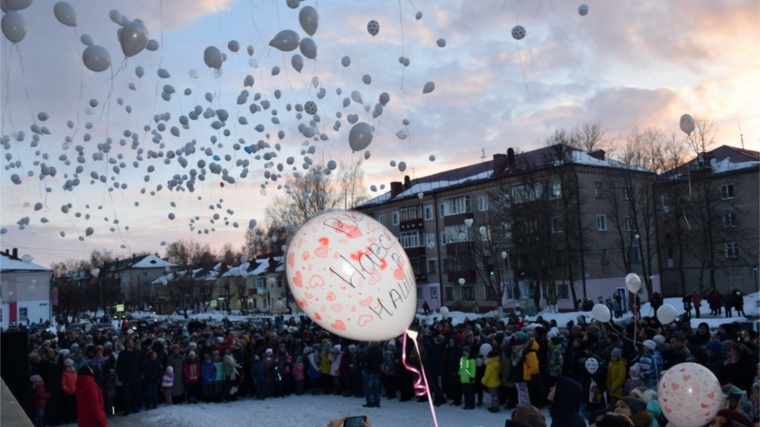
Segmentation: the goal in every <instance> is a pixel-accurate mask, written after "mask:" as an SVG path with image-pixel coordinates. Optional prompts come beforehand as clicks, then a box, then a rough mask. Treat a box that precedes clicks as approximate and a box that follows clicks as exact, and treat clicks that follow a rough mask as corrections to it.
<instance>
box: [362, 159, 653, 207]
mask: <svg viewBox="0 0 760 427" xmlns="http://www.w3.org/2000/svg"><path fill="white" fill-rule="evenodd" d="M499 159H500V160H499ZM567 164H577V165H586V166H594V167H602V168H617V169H628V170H631V169H633V170H637V171H640V172H652V171H650V170H648V169H644V168H640V167H635V166H631V165H626V164H624V163H621V162H618V161H615V160H612V159H609V158H606V157H605V156H604V152H603V151H597V152H594V153H587V152H585V151H583V150H581V149H578V148H575V147H571V146H569V145H566V144H555V145H552V146H548V147H541V148H539V149H536V150H532V151H527V152H524V153H514V161H513V162H510V161H509V154H508V155H506V156H505V155H504V154H496V155H494V158H493V159H492V160H488V161H484V162H481V163H477V164H473V165H467V166H462V167H459V168H455V169H449V170H447V171H443V172H438V173H436V174H433V175H429V176H426V177H421V178H416V179H413V180H410V181H409V182H408V185H407V184H405V185H404V186H403V191H401V192H399V193H398V194H396V195H395V196H394V195H393V188H392V187H393V184H391V190H390V191H388V192H386V193H383V194H381V195H379V196H377V197H375V198H372V199H370V200H369V201H367V202H365V203H364V204H362V205H360V206H358V208H362V207H369V206H373V205H378V204H382V203H387V202H389V201H393V200H402V199H406V198H408V197H412V196H417V195H418V194H420V193H423V194H430V193H436V192H438V191H445V190H450V189H453V188H456V187H459V186H462V185H472V184H474V183H478V182H486V181H489V180H496V179H501V178H505V177H508V176H517V175H520V174H524V173H529V172H535V171H538V170H542V169H549V168H553V167H558V166H562V165H567Z"/></svg>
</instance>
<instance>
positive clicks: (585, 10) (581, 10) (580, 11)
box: [578, 4, 588, 16]
mask: <svg viewBox="0 0 760 427" xmlns="http://www.w3.org/2000/svg"><path fill="white" fill-rule="evenodd" d="M586 14H588V5H585V4H582V5H580V6H578V15H580V16H586Z"/></svg>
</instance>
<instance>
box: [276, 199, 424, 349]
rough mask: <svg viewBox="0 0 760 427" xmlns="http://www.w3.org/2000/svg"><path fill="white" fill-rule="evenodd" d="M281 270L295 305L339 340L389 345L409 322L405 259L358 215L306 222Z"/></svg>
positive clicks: (334, 214) (413, 294)
mask: <svg viewBox="0 0 760 427" xmlns="http://www.w3.org/2000/svg"><path fill="white" fill-rule="evenodd" d="M285 271H286V276H287V278H288V284H289V286H290V290H291V293H292V294H293V298H294V299H295V301H296V303H297V304H298V306H299V307H301V309H302V310H303V311H304V313H306V314H307V315H308V316H309V317H310V318H311V319H312V320H313V321H314V322H315V323H317V324H318V325H319V326H321V327H322V328H324V329H327V330H328V331H330V332H332V333H334V334H336V335H339V336H341V337H344V338H349V339H355V340H361V341H382V340H388V339H391V338H395V337H397V336H399V335H401V334H402V333H403V332H404V331H405V330H406V329H407V328H408V327H409V325H410V324H411V323H412V320H413V319H414V315H415V312H416V309H417V288H416V283H415V279H414V270H412V266H411V263H410V262H409V258H408V257H407V255H406V252H405V251H404V249H403V248H402V247H401V244H400V243H399V242H398V240H397V239H396V237H395V236H394V235H393V233H391V232H390V231H388V229H386V228H385V227H384V226H383V225H382V224H380V223H379V222H377V221H375V220H374V219H372V218H370V217H369V216H367V215H364V214H362V213H359V212H353V211H327V212H323V213H321V214H319V215H316V216H314V217H312V218H311V219H309V221H307V222H306V223H305V224H304V225H303V226H302V227H301V228H300V229H299V230H298V231H297V232H296V233H295V235H294V236H293V239H292V240H291V242H290V245H289V246H288V252H287V257H286V270H285Z"/></svg>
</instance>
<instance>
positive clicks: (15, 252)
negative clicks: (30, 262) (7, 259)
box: [11, 248, 18, 259]
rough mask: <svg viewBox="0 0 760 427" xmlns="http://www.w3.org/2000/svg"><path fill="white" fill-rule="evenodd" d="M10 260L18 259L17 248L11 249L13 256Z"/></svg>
mask: <svg viewBox="0 0 760 427" xmlns="http://www.w3.org/2000/svg"><path fill="white" fill-rule="evenodd" d="M11 258H13V259H18V249H17V248H13V256H11Z"/></svg>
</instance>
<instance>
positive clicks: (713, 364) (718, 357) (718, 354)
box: [704, 340, 728, 378]
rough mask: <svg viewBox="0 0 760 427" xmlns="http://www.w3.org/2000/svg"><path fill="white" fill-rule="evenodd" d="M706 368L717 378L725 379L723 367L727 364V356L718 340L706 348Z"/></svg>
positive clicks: (709, 343)
mask: <svg viewBox="0 0 760 427" xmlns="http://www.w3.org/2000/svg"><path fill="white" fill-rule="evenodd" d="M705 354H706V355H707V359H706V360H705V363H704V365H705V367H706V368H707V369H709V370H710V372H712V373H713V375H715V378H723V365H724V364H725V363H726V359H727V357H728V356H727V355H726V354H725V352H724V351H723V344H722V343H721V342H720V341H718V340H712V341H710V342H708V343H707V345H706V346H705Z"/></svg>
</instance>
